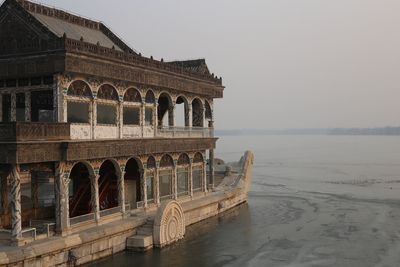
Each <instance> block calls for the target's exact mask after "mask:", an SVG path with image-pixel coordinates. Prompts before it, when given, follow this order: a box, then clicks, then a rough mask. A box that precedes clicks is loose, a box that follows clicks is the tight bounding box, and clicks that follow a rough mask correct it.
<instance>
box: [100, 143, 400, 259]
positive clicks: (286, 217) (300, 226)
mask: <svg viewBox="0 0 400 267" xmlns="http://www.w3.org/2000/svg"><path fill="white" fill-rule="evenodd" d="M246 149H250V150H252V151H253V152H254V154H255V165H254V175H253V183H252V188H251V191H250V193H249V203H248V204H246V205H242V206H240V207H237V208H235V209H233V210H232V211H230V212H229V213H227V214H224V215H223V216H220V217H216V218H212V219H209V220H206V221H204V222H201V223H199V224H196V225H194V226H191V227H189V229H188V230H187V235H186V237H185V239H184V240H182V241H181V242H179V243H177V244H175V245H172V246H170V247H168V248H165V249H162V250H157V249H156V250H153V251H150V252H147V253H132V252H123V253H121V254H118V255H115V256H114V257H112V258H109V259H106V260H103V261H101V262H98V263H96V264H94V265H96V266H99V267H101V266H177V267H178V266H192V267H194V266H241V267H242V266H360V267H364V266H400V227H398V225H400V137H388V136H386V137H384V136H238V137H222V138H221V139H220V140H219V142H218V150H217V156H218V157H220V158H223V159H225V160H227V161H236V160H237V159H238V158H239V157H240V156H241V155H242V154H243V152H244V150H246Z"/></svg>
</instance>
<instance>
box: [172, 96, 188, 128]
mask: <svg viewBox="0 0 400 267" xmlns="http://www.w3.org/2000/svg"><path fill="white" fill-rule="evenodd" d="M175 121H176V126H185V127H189V104H188V101H187V99H186V98H185V97H184V96H178V98H177V99H176V107H175Z"/></svg>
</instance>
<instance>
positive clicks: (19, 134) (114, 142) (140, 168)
mask: <svg viewBox="0 0 400 267" xmlns="http://www.w3.org/2000/svg"><path fill="white" fill-rule="evenodd" d="M223 90H224V87H223V85H222V79H221V78H218V77H216V76H214V74H211V73H210V71H209V69H208V67H207V65H206V63H205V60H203V59H199V60H189V61H174V62H166V61H164V60H163V59H161V60H155V59H153V58H152V57H151V58H147V57H144V56H142V55H141V54H139V53H137V52H136V51H135V50H133V49H132V48H130V47H129V46H128V45H127V44H125V43H124V41H123V40H121V39H120V38H119V37H118V36H117V35H115V34H114V33H113V32H111V31H110V30H109V29H108V28H107V27H106V26H105V25H104V24H102V23H100V22H96V21H92V20H89V19H86V18H83V17H79V16H76V15H73V14H70V13H68V12H65V11H62V10H58V9H54V8H50V7H47V6H43V5H39V4H36V3H32V2H29V1H25V0H6V1H5V2H4V3H3V5H2V6H1V7H0V107H1V108H0V121H1V123H0V148H1V149H0V192H1V194H0V195H1V197H0V242H1V240H5V239H7V238H8V237H9V238H11V240H13V241H14V242H15V243H16V244H24V243H26V242H27V240H30V239H32V236H36V238H39V237H40V236H41V237H43V236H46V237H48V236H52V235H63V236H64V235H69V234H71V233H74V232H76V231H80V230H82V229H85V227H93V226H94V225H99V224H103V223H105V222H110V221H114V220H120V219H121V218H123V217H124V215H125V214H126V213H128V212H132V210H135V209H152V208H154V209H157V207H159V206H160V203H161V202H163V201H166V200H168V199H174V200H177V201H179V200H181V199H191V198H193V197H196V196H202V195H206V194H207V191H208V190H210V189H211V188H212V186H213V166H212V165H213V164H212V162H213V160H212V159H213V153H214V152H213V149H214V148H215V144H216V138H214V135H213V100H214V99H215V98H221V97H222V96H223ZM177 107H180V108H179V110H180V111H181V113H183V114H180V117H181V118H182V125H180V126H179V127H178V126H177V123H176V121H177V118H179V116H178V114H177V110H178V109H177ZM207 158H209V159H211V160H209V161H207ZM207 162H210V163H211V164H208V167H207ZM207 173H208V174H209V175H207Z"/></svg>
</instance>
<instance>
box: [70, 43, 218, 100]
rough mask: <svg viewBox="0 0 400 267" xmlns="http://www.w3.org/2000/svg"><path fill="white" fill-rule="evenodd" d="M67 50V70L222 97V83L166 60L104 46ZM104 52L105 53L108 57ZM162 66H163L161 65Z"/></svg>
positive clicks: (74, 72)
mask: <svg viewBox="0 0 400 267" xmlns="http://www.w3.org/2000/svg"><path fill="white" fill-rule="evenodd" d="M67 41H68V40H67ZM69 41H70V42H73V43H74V44H76V45H78V46H81V45H84V44H79V43H80V42H76V41H73V40H69ZM66 49H67V54H66V62H65V72H66V73H73V74H78V75H88V76H96V77H101V78H104V79H111V80H120V81H124V82H130V83H135V84H142V85H144V86H146V87H155V88H164V89H170V90H177V91H180V92H187V93H192V94H196V95H203V96H206V97H210V98H222V97H223V91H224V86H223V85H222V83H220V82H216V81H213V80H210V79H206V78H201V77H199V76H198V75H196V74H193V75H192V76H189V75H187V74H185V73H179V72H178V71H172V70H169V69H168V68H169V67H170V66H169V65H168V64H167V63H161V62H158V61H154V60H151V59H146V58H143V57H140V56H134V55H129V54H125V55H123V54H121V53H119V52H117V51H112V50H110V49H106V48H103V47H99V48H98V51H101V53H90V52H88V51H82V50H79V49H73V48H69V46H68V45H67V46H66ZM102 53H103V54H104V55H102ZM105 54H108V56H106V55H105ZM164 65H165V66H166V68H163V67H164Z"/></svg>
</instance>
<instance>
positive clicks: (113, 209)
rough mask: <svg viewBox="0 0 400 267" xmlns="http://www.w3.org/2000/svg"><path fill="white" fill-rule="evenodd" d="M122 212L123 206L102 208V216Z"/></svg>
mask: <svg viewBox="0 0 400 267" xmlns="http://www.w3.org/2000/svg"><path fill="white" fill-rule="evenodd" d="M120 212H121V206H117V207H114V208H110V209H106V210H101V211H100V217H104V216H108V215H113V214H117V213H120Z"/></svg>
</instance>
